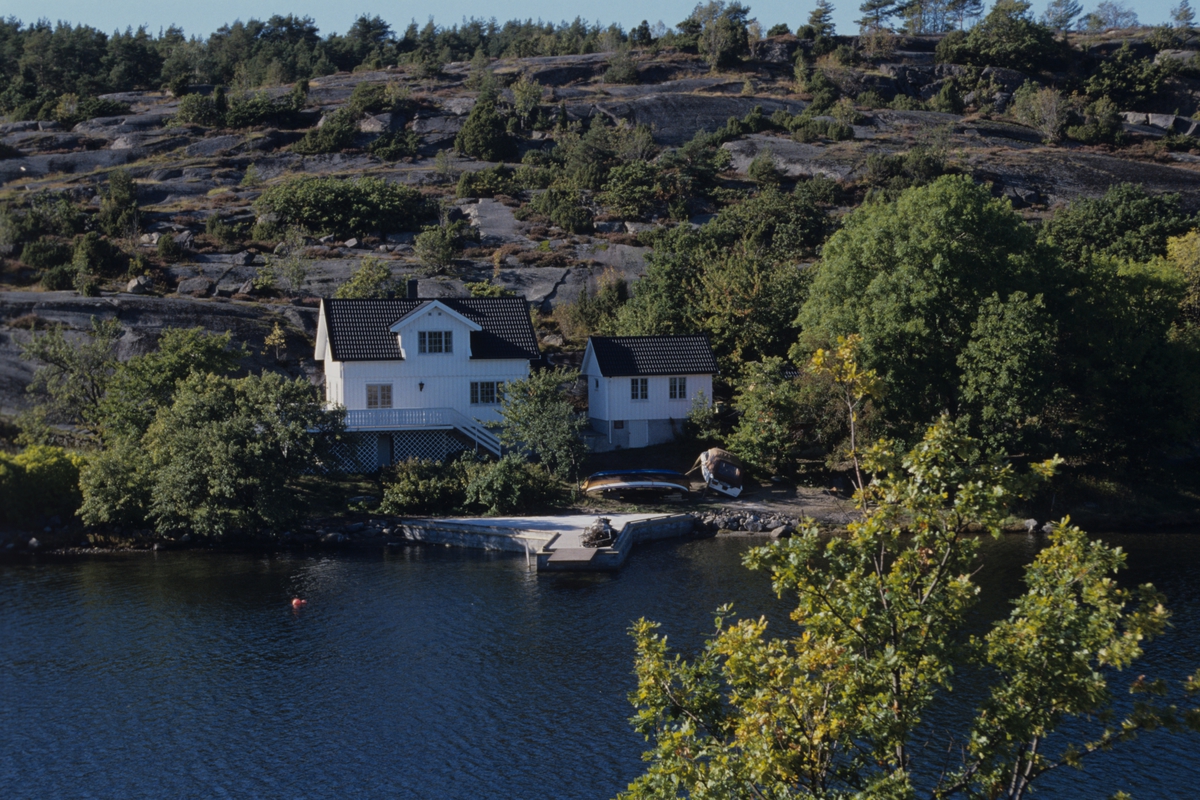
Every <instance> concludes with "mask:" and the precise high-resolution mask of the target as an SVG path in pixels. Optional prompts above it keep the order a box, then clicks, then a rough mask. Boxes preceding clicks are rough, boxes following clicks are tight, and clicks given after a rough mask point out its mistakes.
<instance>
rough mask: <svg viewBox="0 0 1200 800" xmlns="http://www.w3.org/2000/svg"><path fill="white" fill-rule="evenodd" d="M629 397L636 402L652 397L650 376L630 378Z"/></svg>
mask: <svg viewBox="0 0 1200 800" xmlns="http://www.w3.org/2000/svg"><path fill="white" fill-rule="evenodd" d="M629 399H630V400H632V401H634V402H638V403H641V402H645V401H646V400H649V399H650V379H649V378H630V379H629Z"/></svg>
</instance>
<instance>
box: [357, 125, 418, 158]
mask: <svg viewBox="0 0 1200 800" xmlns="http://www.w3.org/2000/svg"><path fill="white" fill-rule="evenodd" d="M420 148H421V137H420V136H418V135H417V134H415V133H413V132H412V131H393V132H392V133H385V134H384V135H383V136H380V137H379V138H378V139H376V140H375V141H373V142H371V144H370V145H368V146H367V152H368V153H370V154H371V155H373V156H375V157H376V158H381V159H383V160H384V161H399V160H400V159H402V158H412V157H413V156H415V155H416V154H417V151H418V150H420Z"/></svg>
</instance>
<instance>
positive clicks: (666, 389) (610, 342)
mask: <svg viewBox="0 0 1200 800" xmlns="http://www.w3.org/2000/svg"><path fill="white" fill-rule="evenodd" d="M581 373H582V374H583V377H584V378H586V379H587V387H588V389H587V390H588V419H589V421H590V423H591V427H592V429H593V430H595V431H596V432H597V433H599V434H602V435H603V440H602V442H594V445H593V446H597V445H600V446H601V447H602V448H607V447H611V448H619V447H646V446H647V445H652V444H659V443H661V442H668V441H670V440H671V439H673V438H675V436H676V435H677V434H678V432H679V430H680V424H681V423H682V422H683V420H684V419H685V418H686V417H687V414H688V411H690V410H691V408H692V403H693V402H694V401H695V399H696V397H697V396H698V395H700V394H701V393H703V396H704V398H705V400H706V401H707V402H708V403H710V404H711V403H712V379H713V375H716V374H717V361H716V358H714V357H713V352H712V346H711V345H710V344H709V341H708V337H707V336H703V335H689V336H592V337H591V338H589V339H588V343H587V350H586V351H585V352H584V354H583V367H582V369H581Z"/></svg>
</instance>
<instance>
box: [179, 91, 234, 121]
mask: <svg viewBox="0 0 1200 800" xmlns="http://www.w3.org/2000/svg"><path fill="white" fill-rule="evenodd" d="M174 119H175V122H179V123H190V124H195V125H220V124H221V122H222V120H221V113H220V112H219V111H217V104H216V103H215V102H214V101H213V99H212V98H211V97H206V96H205V95H202V94H185V95H184V96H183V97H181V98H180V99H179V108H178V110H176V112H175V118H174Z"/></svg>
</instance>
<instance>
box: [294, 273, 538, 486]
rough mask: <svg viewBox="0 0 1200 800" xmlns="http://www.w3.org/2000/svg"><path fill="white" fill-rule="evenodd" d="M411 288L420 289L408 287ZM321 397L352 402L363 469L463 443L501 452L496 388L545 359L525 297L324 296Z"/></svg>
mask: <svg viewBox="0 0 1200 800" xmlns="http://www.w3.org/2000/svg"><path fill="white" fill-rule="evenodd" d="M410 293H411V294H415V292H411V290H410ZM316 358H317V360H318V361H320V362H321V363H323V364H324V365H325V400H326V402H327V403H328V404H330V405H339V406H342V407H344V408H345V409H346V426H347V429H348V430H350V431H351V432H355V433H358V434H360V435H359V436H358V437H357V441H358V451H357V452H356V453H354V454H353V459H354V460H355V461H356V462H357V463H358V464H360V465H362V466H363V468H366V469H371V468H374V467H377V466H383V465H386V464H391V463H393V462H394V461H397V460H400V459H403V458H409V457H412V456H419V457H422V458H434V459H441V458H444V457H446V456H447V455H449V454H450V453H453V452H455V451H458V450H461V449H464V448H465V447H468V446H470V447H473V448H481V449H486V450H489V451H491V452H493V453H498V452H499V450H500V444H499V441H498V439H497V438H496V436H495V433H494V432H493V431H490V430H488V429H487V428H486V427H485V425H484V423H488V422H497V421H499V420H500V414H499V389H500V387H501V386H503V384H505V383H506V382H508V381H512V380H520V379H523V378H526V377H528V375H529V369H530V363H531V362H532V361H535V360H537V359H539V358H540V352H539V351H538V346H537V338H536V336H535V335H534V332H533V325H532V324H531V323H530V319H529V305H528V303H527V302H526V301H525V299H524V298H519V297H492V298H461V299H459V298H438V299H432V298H428V299H421V298H418V297H415V296H414V297H409V298H405V299H396V300H330V299H324V300H322V301H321V312H320V317H319V319H318V322H317V345H316Z"/></svg>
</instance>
